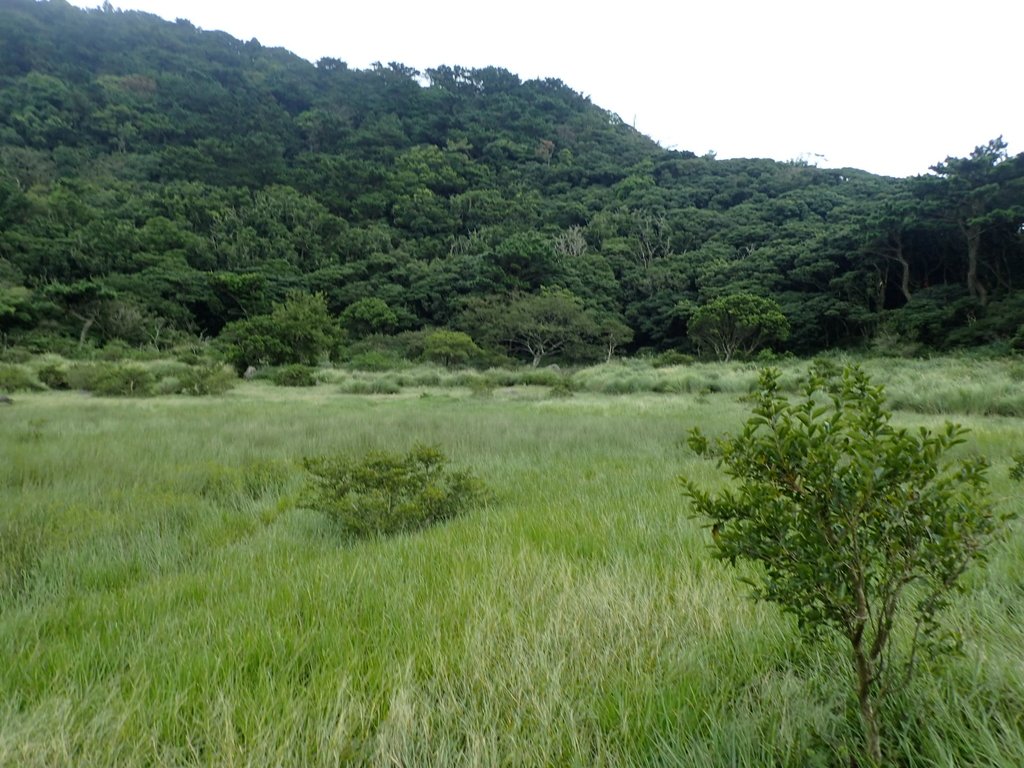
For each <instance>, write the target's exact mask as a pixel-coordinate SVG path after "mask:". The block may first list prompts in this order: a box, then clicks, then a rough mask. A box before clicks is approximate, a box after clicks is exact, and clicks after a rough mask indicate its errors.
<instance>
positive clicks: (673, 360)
mask: <svg viewBox="0 0 1024 768" xmlns="http://www.w3.org/2000/svg"><path fill="white" fill-rule="evenodd" d="M692 362H694V357H693V355H687V354H684V353H683V352H679V351H678V350H675V349H669V350H666V351H664V352H660V353H658V354H657V355H655V356H654V357H653V358H651V365H653V366H654V367H655V368H669V367H671V366H675V365H689V364H690V363H692Z"/></svg>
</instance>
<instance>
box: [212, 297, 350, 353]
mask: <svg viewBox="0 0 1024 768" xmlns="http://www.w3.org/2000/svg"><path fill="white" fill-rule="evenodd" d="M337 335H338V326H337V322H336V320H335V318H333V317H332V316H331V314H330V312H329V311H328V309H327V301H326V299H324V296H323V294H319V293H314V294H307V293H301V292H294V293H291V294H290V295H289V296H288V298H287V299H286V300H285V301H283V302H281V303H280V304H275V305H274V309H273V311H272V312H270V314H267V315H256V316H255V317H252V318H248V319H246V320H237V321H235V322H233V323H228V325H226V326H225V327H224V330H223V331H222V332H221V334H220V336H219V337H218V341H219V342H220V345H221V347H222V349H223V350H224V354H225V356H226V357H227V359H228V360H229V361H230V362H231V363H232V364H233V365H234V366H235V368H236V369H237V370H238V371H240V372H241V371H244V370H245V369H246V368H248V367H249V366H250V365H288V364H295V363H302V364H305V365H315V364H316V363H318V362H319V361H320V359H321V358H323V357H324V356H325V355H327V354H328V353H329V352H330V350H331V349H332V348H333V346H334V343H335V340H336V339H337Z"/></svg>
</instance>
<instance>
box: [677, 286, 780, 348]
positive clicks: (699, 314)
mask: <svg viewBox="0 0 1024 768" xmlns="http://www.w3.org/2000/svg"><path fill="white" fill-rule="evenodd" d="M688 332H689V335H690V338H691V339H693V341H694V342H695V343H696V344H697V345H698V346H701V347H703V346H705V345H710V346H711V348H712V349H714V350H715V354H716V355H718V359H719V360H724V361H726V362H728V361H729V360H731V359H732V358H733V356H734V355H735V354H736V353H737V352H743V353H745V354H748V355H749V354H752V353H753V352H755V351H756V350H757V349H758V348H759V347H761V346H762V345H764V344H767V343H768V342H769V341H775V340H779V341H781V340H783V339H785V338H786V337H787V336H788V335H789V321H787V320H786V316H785V315H784V314H782V310H781V309H780V308H779V305H778V303H777V302H776V301H774V300H773V299H768V298H765V297H764V296H756V295H754V294H752V293H734V294H731V295H729V296H722V297H721V298H718V299H715V300H714V301H711V302H708V303H707V304H704V305H702V306H700V307H698V309H697V311H696V312H694V313H693V316H692V317H691V318H690V323H689V331H688Z"/></svg>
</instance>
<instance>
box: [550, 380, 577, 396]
mask: <svg viewBox="0 0 1024 768" xmlns="http://www.w3.org/2000/svg"><path fill="white" fill-rule="evenodd" d="M575 393H576V384H575V383H574V382H573V380H572V377H571V376H563V377H562V378H561V379H559V380H558V381H557V382H555V383H554V384H552V385H551V389H550V390H549V391H548V394H549V395H551V397H572V396H573V395H574V394H575Z"/></svg>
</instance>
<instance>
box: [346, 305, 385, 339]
mask: <svg viewBox="0 0 1024 768" xmlns="http://www.w3.org/2000/svg"><path fill="white" fill-rule="evenodd" d="M341 322H342V325H344V327H345V330H347V331H348V332H349V333H351V334H352V335H354V336H356V337H358V338H363V337H365V336H370V335H373V334H375V333H388V332H390V331H392V330H394V328H395V325H396V324H397V323H398V315H396V314H395V312H394V310H392V309H391V307H389V306H388V303H387V302H386V301H384V300H383V299H377V298H368V299H359V301H357V302H355V303H353V304H351V305H349V306H348V307H346V308H345V311H344V312H342V313H341Z"/></svg>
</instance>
